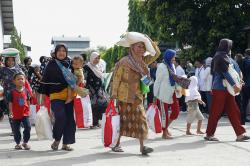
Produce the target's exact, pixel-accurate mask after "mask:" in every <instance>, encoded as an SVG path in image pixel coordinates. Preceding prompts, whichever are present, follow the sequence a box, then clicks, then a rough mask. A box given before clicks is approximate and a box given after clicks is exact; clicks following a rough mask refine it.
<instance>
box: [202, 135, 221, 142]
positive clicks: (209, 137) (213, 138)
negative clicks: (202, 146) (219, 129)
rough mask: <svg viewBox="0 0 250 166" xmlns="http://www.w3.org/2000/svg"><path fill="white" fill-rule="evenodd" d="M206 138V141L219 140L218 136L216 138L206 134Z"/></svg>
mask: <svg viewBox="0 0 250 166" xmlns="http://www.w3.org/2000/svg"><path fill="white" fill-rule="evenodd" d="M204 139H205V140H206V141H219V139H218V138H215V137H213V136H206V137H204Z"/></svg>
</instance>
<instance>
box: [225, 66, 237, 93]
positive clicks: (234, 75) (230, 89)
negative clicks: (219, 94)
mask: <svg viewBox="0 0 250 166" xmlns="http://www.w3.org/2000/svg"><path fill="white" fill-rule="evenodd" d="M228 73H229V74H230V75H231V77H232V78H233V80H234V82H235V84H236V86H237V87H239V88H240V89H241V88H242V84H241V79H240V76H239V74H238V73H237V71H236V70H235V69H234V67H233V64H229V66H228ZM223 85H224V87H226V88H227V91H228V92H229V93H230V94H231V95H232V96H237V95H238V94H239V93H236V94H235V92H234V88H233V87H232V86H231V85H230V83H229V82H228V81H227V80H226V79H223Z"/></svg>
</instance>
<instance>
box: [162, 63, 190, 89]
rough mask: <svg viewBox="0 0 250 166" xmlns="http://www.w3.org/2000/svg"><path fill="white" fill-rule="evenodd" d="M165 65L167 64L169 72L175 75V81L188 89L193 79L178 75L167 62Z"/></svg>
mask: <svg viewBox="0 0 250 166" xmlns="http://www.w3.org/2000/svg"><path fill="white" fill-rule="evenodd" d="M165 65H166V66H167V68H168V71H169V74H170V75H171V76H172V77H173V79H174V81H175V82H176V83H177V84H178V85H180V86H181V87H182V88H184V89H188V86H189V84H190V82H191V80H190V79H188V78H185V77H182V76H178V75H176V74H175V73H174V72H173V71H172V70H171V69H170V68H169V67H168V65H167V64H165Z"/></svg>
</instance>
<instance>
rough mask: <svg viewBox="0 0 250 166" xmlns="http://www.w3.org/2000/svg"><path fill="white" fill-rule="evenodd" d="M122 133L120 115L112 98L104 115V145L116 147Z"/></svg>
mask: <svg viewBox="0 0 250 166" xmlns="http://www.w3.org/2000/svg"><path fill="white" fill-rule="evenodd" d="M119 135H120V115H118V112H117V110H116V108H115V105H114V101H113V100H110V102H109V104H108V107H107V109H106V111H105V113H104V114H103V115H102V141H103V144H104V147H114V146H115V145H116V144H117V142H118V138H119Z"/></svg>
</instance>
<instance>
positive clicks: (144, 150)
mask: <svg viewBox="0 0 250 166" xmlns="http://www.w3.org/2000/svg"><path fill="white" fill-rule="evenodd" d="M153 151H154V149H153V148H150V147H147V146H143V149H142V151H141V154H142V155H148V153H152V152H153Z"/></svg>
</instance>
